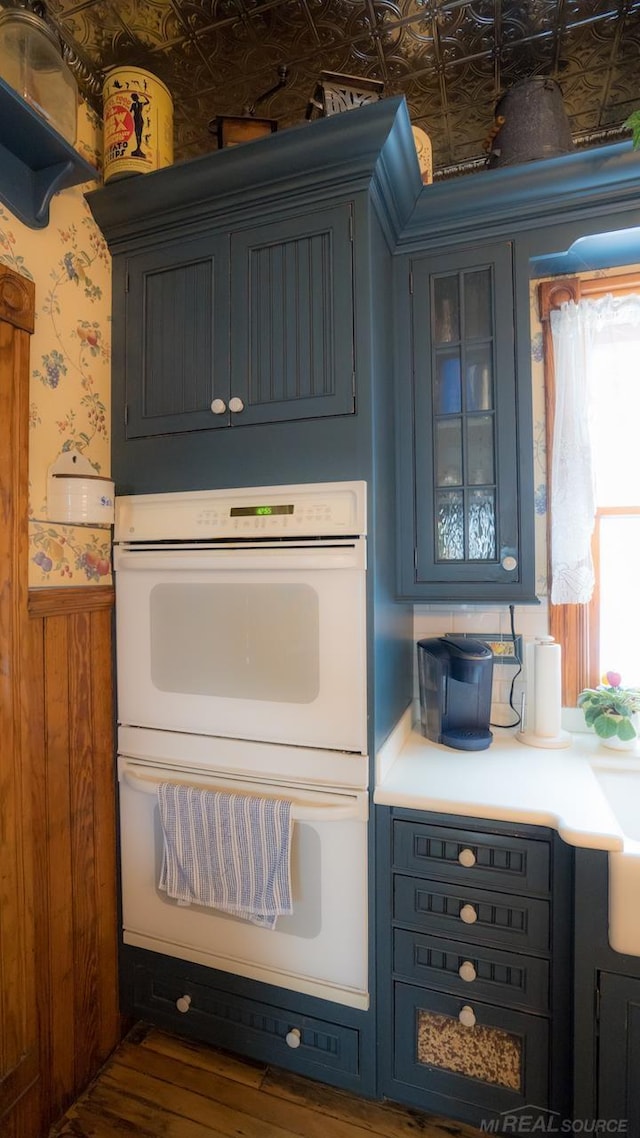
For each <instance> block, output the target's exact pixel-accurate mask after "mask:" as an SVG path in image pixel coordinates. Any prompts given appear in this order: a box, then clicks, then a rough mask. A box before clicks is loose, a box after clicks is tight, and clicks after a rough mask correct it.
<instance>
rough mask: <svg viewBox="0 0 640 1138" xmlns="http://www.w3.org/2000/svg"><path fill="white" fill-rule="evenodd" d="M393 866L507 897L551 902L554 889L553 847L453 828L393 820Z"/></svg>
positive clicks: (538, 842)
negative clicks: (523, 895) (541, 898)
mask: <svg viewBox="0 0 640 1138" xmlns="http://www.w3.org/2000/svg"><path fill="white" fill-rule="evenodd" d="M470 862H471V863H472V864H465V863H470ZM393 865H394V868H395V869H400V870H408V871H409V872H410V873H414V874H418V875H421V876H424V877H430V878H433V879H436V880H439V881H455V882H464V883H465V884H467V885H478V886H481V887H483V888H486V889H498V890H504V891H506V892H507V893H534V894H538V895H540V896H548V894H549V892H550V888H551V876H550V865H551V858H550V849H549V843H548V842H545V841H535V840H532V839H529V838H516V837H508V836H506V835H502V834H484V833H481V832H480V831H478V830H465V829H460V830H458V829H457V828H454V827H451V826H437V825H431V824H428V823H421V822H410V821H400V820H399V819H396V820H394V823H393Z"/></svg>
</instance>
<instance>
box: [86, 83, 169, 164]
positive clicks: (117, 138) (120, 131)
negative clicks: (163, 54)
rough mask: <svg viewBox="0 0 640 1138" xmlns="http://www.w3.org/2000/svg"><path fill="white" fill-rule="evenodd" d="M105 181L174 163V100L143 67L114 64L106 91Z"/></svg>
mask: <svg viewBox="0 0 640 1138" xmlns="http://www.w3.org/2000/svg"><path fill="white" fill-rule="evenodd" d="M102 99H103V117H104V180H105V182H111V181H114V180H115V179H116V178H128V177H130V176H131V175H132V174H149V173H150V172H151V171H152V170H159V169H160V168H161V167H162V166H170V165H171V163H172V162H173V102H172V99H171V95H170V93H169V91H168V90H167V88H166V87H165V85H164V83H162V82H161V81H160V80H159V79H157V78H156V76H155V75H151V73H150V72H149V71H143V70H142V68H140V67H113V68H112V69H111V70H110V71H109V73H108V75H107V77H106V79H105V82H104V87H103V90H102Z"/></svg>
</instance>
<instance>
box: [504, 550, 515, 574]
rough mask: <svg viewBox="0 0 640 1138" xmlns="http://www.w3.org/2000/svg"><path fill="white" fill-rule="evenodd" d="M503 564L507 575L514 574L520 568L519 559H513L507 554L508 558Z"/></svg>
mask: <svg viewBox="0 0 640 1138" xmlns="http://www.w3.org/2000/svg"><path fill="white" fill-rule="evenodd" d="M501 564H502V568H503V569H505V570H506V571H507V573H512V572H513V570H514V569H517V568H518V558H517V557H513V555H512V554H507V556H506V557H503V558H502V562H501Z"/></svg>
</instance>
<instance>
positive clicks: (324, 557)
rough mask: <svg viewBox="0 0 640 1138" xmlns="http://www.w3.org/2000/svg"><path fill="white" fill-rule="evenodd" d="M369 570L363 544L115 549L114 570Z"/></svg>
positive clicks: (221, 571)
mask: <svg viewBox="0 0 640 1138" xmlns="http://www.w3.org/2000/svg"><path fill="white" fill-rule="evenodd" d="M365 567H366V546H365V542H364V541H363V540H360V541H345V542H343V543H340V542H333V543H332V544H331V545H330V546H322V545H314V546H311V547H308V548H304V547H302V546H299V547H298V548H295V547H293V548H292V547H291V546H289V547H287V546H282V545H280V546H270V547H269V548H265V547H264V546H258V547H255V548H253V549H247V548H241V549H220V548H217V549H215V548H214V549H189V550H175V549H174V550H166V549H163V550H148V549H145V550H132V549H121V548H119V547H118V546H115V549H114V568H115V570H116V572H118V571H120V572H122V571H123V570H127V571H128V570H132V569H133V570H136V569H137V570H143V571H146V572H149V571H151V572H162V573H166V572H175V571H176V570H177V571H182V572H189V571H193V570H197V571H199V572H207V571H208V572H220V573H228V572H234V573H235V572H239V571H242V570H247V571H251V572H252V571H254V570H260V571H264V570H267V571H269V570H270V571H277V570H279V569H301V570H304V569H309V570H311V569H356V570H362V569H364V568H365Z"/></svg>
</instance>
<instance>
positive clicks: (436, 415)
mask: <svg viewBox="0 0 640 1138" xmlns="http://www.w3.org/2000/svg"><path fill="white" fill-rule="evenodd" d="M409 268H410V274H409V277H410V282H411V284H410V287H411V291H412V294H411V296H410V303H409V327H408V329H407V339H408V340H409V345H410V346H409V350H408V353H407V354H406V355H405V364H404V367H403V366H402V363H401V366H400V368H399V381H400V382H401V384H402V385H403V386H404V384H405V383H406V381H407V379H408V374H407V373H410V376H411V385H412V390H411V397H410V398H406V397H405V398H400V399H399V403H398V407H399V414H400V427H401V432H402V431H404V440H402V438H401V446H400V455H401V458H400V463H401V465H400V478H399V483H400V493H401V501H400V521H401V534H400V547H401V549H400V558H401V564H400V578H401V585H400V588H401V592H402V594H403V595H405V596H409V597H415V598H420V599H424V600H474V599H478V600H480V599H485V600H509V599H514V600H515V599H523V600H524V599H530V600H532V599H533V596H529V597H525V595H524V593H525V589H530V590H531V591H532V584H531V578H532V575H533V551H532V550H531V549H527V550H523V548H522V533H521V529H522V527H521V518H522V511H523V510H524V509H525V508H526V503H527V501H529V505H530V509H531V511H532V510H533V504H532V499H531V489H530V488H529V491H528V492H526V490H525V487H524V486H523V478H522V467H523V462H522V459H523V455H522V453H521V451H520V450H519V443H520V445H526V444H524V443H523V439H522V433H521V432H519V423H518V387H517V378H516V365H515V306H514V289H513V276H512V248H511V245H510V244H509V243H506V242H505V243H496V244H495V245H491V246H488V247H485V248H482V247H476V248H474V249H472V250H458V251H455V252H452V253H449V254H445V255H438V256H434V257H427V256H425V257H416V258H415V259H414V260H413V261H412V262H410V265H409ZM405 352H406V348H405ZM403 424H404V426H403ZM408 456H410V457H408ZM524 465H525V466H526V463H525V464H524ZM529 481H531V479H529Z"/></svg>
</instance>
